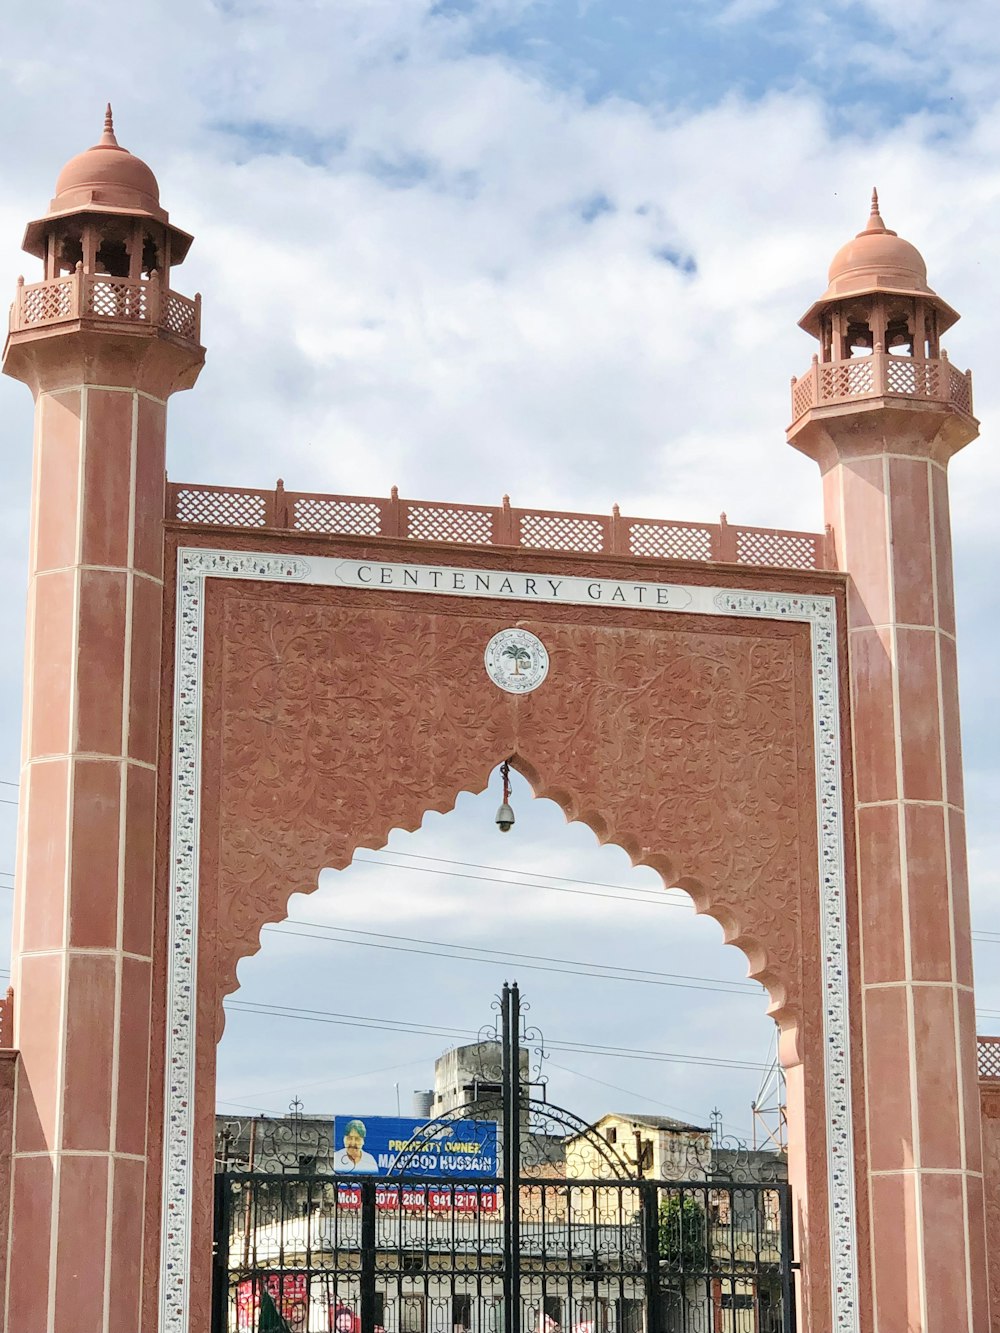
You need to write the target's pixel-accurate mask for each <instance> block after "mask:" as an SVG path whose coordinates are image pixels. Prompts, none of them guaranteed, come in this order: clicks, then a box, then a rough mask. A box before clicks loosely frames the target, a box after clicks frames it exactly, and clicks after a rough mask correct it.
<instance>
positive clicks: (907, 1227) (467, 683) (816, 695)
mask: <svg viewBox="0 0 1000 1333" xmlns="http://www.w3.org/2000/svg"><path fill="white" fill-rule="evenodd" d="M190 239H191V238H190V237H188V236H187V235H186V234H185V233H183V232H181V231H179V230H178V229H177V228H176V227H174V226H172V224H171V223H170V221H169V218H168V216H167V214H166V213H165V211H164V210H163V209H162V207H161V206H160V204H159V195H158V188H157V185H156V181H155V178H154V177H153V175H152V173H151V172H150V171H149V168H148V167H146V166H145V164H144V163H141V162H140V161H139V160H138V159H136V158H135V157H133V156H132V155H131V154H128V153H126V152H125V151H124V150H122V149H121V148H120V147H119V146H118V144H117V141H116V139H115V136H114V132H113V129H112V127H111V124H110V115H109V119H108V123H107V125H106V129H105V134H104V136H103V138H102V140H101V142H100V143H99V144H98V145H96V146H95V147H94V148H92V149H90V150H89V151H88V152H86V153H84V154H81V155H80V156H79V157H78V158H75V159H73V160H72V161H71V162H70V163H69V164H68V165H67V166H66V167H65V168H64V170H63V172H62V173H61V175H60V177H59V181H58V183H57V190H56V196H55V198H54V200H53V202H52V206H51V209H50V211H49V213H48V214H47V215H46V216H45V217H44V218H42V219H41V220H39V221H38V222H34V223H31V224H30V225H29V227H28V230H27V233H26V238H25V247H26V249H27V250H28V251H29V253H32V254H35V255H37V256H38V257H40V258H41V259H42V260H43V261H44V265H45V269H44V279H43V280H42V281H41V282H39V283H33V284H30V285H23V284H19V286H18V291H17V298H16V301H15V304H14V307H13V309H12V312H11V327H10V334H9V337H8V340H7V345H6V349H5V361H4V369H5V370H6V371H7V373H8V374H12V375H14V376H15V377H17V378H19V379H22V380H23V381H24V382H25V383H27V384H28V385H29V386H30V387H31V389H32V391H33V393H34V394H35V398H36V439H35V472H34V482H33V493H32V506H33V507H32V537H31V585H30V594H29V611H28V653H27V661H26V689H25V701H26V706H25V722H24V746H23V761H24V763H23V769H22V787H21V812H20V820H21V823H20V837H19V851H18V864H17V889H16V907H15V925H14V949H13V959H14V961H13V980H14V994H13V1002H12V1005H13V1039H12V1048H11V1051H10V1052H9V1054H8V1055H7V1056H6V1058H5V1059H4V1061H3V1063H2V1064H0V1069H2V1070H3V1071H4V1080H3V1081H2V1082H0V1132H2V1133H3V1134H4V1135H5V1136H7V1135H9V1143H10V1147H11V1152H10V1154H9V1155H6V1154H5V1158H4V1166H3V1174H2V1175H0V1234H3V1235H5V1236H6V1252H5V1270H4V1278H5V1281H4V1286H3V1294H4V1300H3V1307H2V1308H3V1311H4V1325H3V1327H4V1329H5V1330H6V1333H43V1331H44V1333H80V1330H83V1329H87V1330H90V1329H95V1330H96V1329H101V1330H105V1331H106V1333H134V1331H135V1330H136V1329H140V1328H141V1329H142V1331H143V1333H154V1331H155V1333H188V1331H189V1330H190V1333H204V1331H205V1330H206V1329H207V1323H208V1291H209V1278H208V1275H209V1268H210V1220H211V1219H210V1208H211V1172H212V1138H211V1136H212V1114H213V1109H214V1070H215V1050H216V1044H217V1041H218V1038H219V1035H220V1033H221V1027H222V1008H221V1001H222V998H223V996H224V995H225V994H226V993H228V992H229V991H232V990H233V989H234V988H235V986H236V979H235V978H236V965H237V962H238V961H239V959H240V958H241V957H243V956H245V955H246V954H248V953H251V952H253V951H254V950H255V949H256V948H257V947H258V946H259V931H260V927H261V926H262V925H263V924H264V923H265V922H267V921H273V920H277V919H280V918H281V917H282V916H283V915H284V912H285V906H286V903H287V900H288V897H289V896H290V894H291V893H293V892H297V891H301V890H304V889H308V888H311V887H314V886H315V884H316V877H317V875H318V872H319V871H320V869H321V868H323V867H324V866H333V867H341V866H344V865H346V864H347V863H348V862H349V861H350V859H351V855H352V853H353V850H354V848H355V847H356V846H359V845H366V846H373V845H374V846H378V845H379V844H380V843H381V842H382V841H384V839H385V837H386V835H387V834H388V831H389V830H390V829H391V828H393V827H396V826H402V827H414V826H416V825H417V824H418V823H419V822H420V819H421V818H422V816H423V814H424V812H425V811H426V810H428V809H440V810H445V809H448V808H450V806H451V805H452V804H453V803H454V801H455V798H456V796H457V795H458V793H459V792H460V791H462V790H467V789H472V790H478V789H480V788H481V787H482V786H483V785H484V783H485V781H486V779H487V777H488V775H489V773H490V771H491V770H492V769H493V767H494V766H495V765H496V764H497V763H498V762H499V761H500V760H502V759H503V758H505V757H507V756H512V757H513V760H514V762H515V764H516V765H517V766H518V767H519V768H520V769H521V770H522V772H524V773H525V774H526V776H527V777H528V778H529V780H530V781H531V783H532V785H533V787H534V790H535V791H536V793H537V794H539V795H544V796H548V797H551V798H552V799H554V800H556V801H558V802H559V803H560V804H561V805H562V807H563V808H564V810H565V811H566V813H567V815H568V816H569V817H571V818H576V819H582V820H584V821H585V822H587V823H588V824H589V825H590V826H591V827H592V828H593V829H594V830H595V832H596V833H597V834H598V836H599V837H600V838H601V839H603V840H609V841H614V842H616V843H618V844H619V845H621V846H622V847H624V848H625V849H626V850H627V851H628V852H629V853H630V855H631V856H632V857H633V859H634V860H635V861H637V862H642V863H645V864H649V865H652V866H655V867H656V868H657V869H658V870H659V871H660V872H661V874H662V876H663V879H664V881H665V883H666V884H668V885H669V884H679V885H681V886H682V887H684V888H686V889H687V890H688V891H689V892H690V893H691V895H692V897H693V899H694V901H695V903H696V905H697V906H698V908H699V909H700V910H701V911H704V912H707V913H709V914H711V915H712V916H713V917H715V918H716V919H717V920H718V921H719V922H720V923H721V925H722V927H723V930H724V933H725V937H726V939H727V940H728V941H729V942H730V943H734V944H736V945H737V946H738V947H740V948H741V949H742V950H743V951H744V953H745V954H746V956H747V958H748V960H749V965H750V972H751V974H752V975H753V976H756V977H759V978H760V980H761V981H762V982H763V983H764V984H765V985H766V987H767V989H768V991H769V994H770V997H771V1013H772V1014H773V1016H774V1018H775V1020H776V1021H777V1022H778V1023H779V1025H780V1028H781V1032H782V1044H781V1053H782V1059H783V1061H784V1063H785V1067H786V1072H787V1076H788V1086H789V1122H790V1149H789V1169H790V1176H791V1181H792V1186H793V1191H794V1199H795V1209H796V1224H797V1233H798V1243H799V1250H800V1254H799V1257H800V1258H801V1261H802V1278H801V1290H800V1292H799V1306H800V1327H801V1328H803V1329H805V1330H809V1331H810V1333H832V1331H835V1333H874V1331H876V1330H877V1333H897V1330H898V1331H899V1333H903V1330H906V1333H910V1330H914V1331H917V1333H985V1330H987V1329H989V1328H990V1316H989V1295H988V1289H987V1288H988V1281H987V1266H988V1265H987V1241H986V1227H985V1218H986V1216H987V1209H986V1207H985V1204H984V1196H983V1179H984V1176H983V1160H982V1138H983V1135H982V1125H983V1124H984V1123H985V1124H986V1125H987V1126H989V1125H990V1124H991V1123H992V1119H993V1118H994V1117H995V1111H992V1110H988V1117H989V1118H988V1119H987V1120H986V1121H984V1120H983V1119H982V1116H981V1111H980V1102H979V1091H978V1087H977V1070H976V1039H975V1028H974V1011H973V997H972V974H971V959H970V933H969V921H968V894H967V886H966V881H965V868H964V828H963V818H962V794H961V763H960V754H959V729H958V704H957V681H956V663H955V643H954V616H953V605H952V573H951V557H950V547H949V526H948V499H947V479H946V466H947V462H948V459H949V457H950V456H951V454H952V453H953V452H955V451H956V450H957V449H958V448H960V447H962V445H964V444H965V443H967V442H968V441H969V440H971V439H972V438H974V436H975V434H976V422H975V420H974V418H973V417H972V415H971V408H972V404H971V389H970V382H969V378H968V376H966V375H963V374H960V373H959V372H957V371H955V370H954V369H953V368H952V367H951V366H950V364H949V363H948V361H947V358H946V355H945V354H944V352H943V351H942V350H941V348H940V344H939V338H940V335H941V333H942V332H943V331H945V330H946V329H947V328H948V327H949V325H950V324H951V323H952V322H954V319H955V318H957V316H956V315H955V313H954V312H953V311H952V310H951V309H950V307H948V306H947V305H946V304H945V303H944V302H943V301H942V300H941V299H940V298H939V297H937V296H936V295H935V294H934V293H933V292H932V291H931V289H930V288H929V287H928V286H927V283H926V274H925V271H924V267H923V261H922V260H921V258H920V256H919V254H918V253H917V252H916V251H915V250H914V249H913V247H912V246H909V245H908V244H907V243H906V242H904V241H901V240H899V238H898V237H896V236H895V234H894V233H892V232H890V231H888V230H887V229H886V228H885V226H884V224H883V223H882V220H881V217H880V216H879V214H878V211H877V208H876V207H874V206H873V212H872V217H871V219H870V221H869V223H868V226H867V227H866V229H865V231H864V232H863V233H861V234H860V236H859V237H858V238H856V239H855V240H853V241H851V242H849V243H848V245H847V246H845V247H844V249H843V250H842V251H841V252H840V253H839V254H838V255H837V257H836V258H835V260H834V263H833V266H832V268H831V282H830V287H829V289H828V291H827V292H826V294H825V295H824V297H823V298H822V299H821V300H820V301H819V302H817V303H816V305H815V306H813V308H812V309H811V310H810V311H809V312H808V314H807V315H806V317H805V318H804V320H803V326H804V327H805V328H806V329H807V330H808V331H810V332H812V333H814V334H815V336H816V337H817V338H818V339H819V342H820V348H821V352H820V355H819V356H818V358H816V359H815V360H814V363H813V366H812V368H811V370H810V371H809V372H808V374H807V375H806V376H804V377H803V378H802V379H800V380H798V381H796V382H795V383H794V384H793V416H794V420H793V424H792V426H791V428H790V431H789V436H790V439H791V440H792V442H793V443H794V444H795V445H796V447H798V448H801V449H803V450H804V451H806V452H807V453H809V454H810V455H811V456H812V457H814V458H815V459H816V460H817V462H818V463H819V465H820V468H821V471H822V474H823V484H824V497H825V506H826V516H827V520H828V524H829V530H828V533H827V534H826V535H825V536H817V535H815V534H802V533H776V532H763V531H760V530H757V529H747V528H739V527H734V526H731V525H729V524H727V523H725V522H723V523H721V524H720V525H718V526H713V525H693V524H672V523H664V522H661V521H658V520H651V519H633V518H627V517H624V516H622V515H620V514H619V513H617V511H616V512H615V513H613V515H612V516H611V517H610V518H605V517H600V516H595V515H579V514H558V513H552V512H548V511H544V512H543V511H533V510H518V509H513V508H511V507H510V505H509V504H508V503H507V502H506V501H505V502H504V504H503V505H502V506H500V507H499V508H491V507H486V506H468V505H466V506H462V505H451V504H428V503H414V502H406V501H402V500H400V499H399V498H398V497H397V496H395V495H394V496H393V497H391V498H390V499H389V500H380V499H375V498H369V497H337V496H316V495H305V494H299V493H294V494H293V493H288V492H285V491H284V490H283V489H282V488H281V486H280V485H279V487H278V489H277V490H276V491H273V492H264V491H259V492H258V491H245V490H227V489H225V488H210V487H197V486H172V487H170V488H169V489H168V490H167V491H166V492H165V490H164V480H163V478H164V456H165V454H164V451H165V420H166V400H167V399H168V397H169V396H170V394H171V393H172V392H174V391H176V390H177V389H181V388H187V387H190V386H191V385H192V384H193V383H194V381H195V379H196V378H197V375H198V372H199V370H200V368H201V365H202V363H203V359H204V352H203V349H202V347H201V345H200V303H199V302H198V301H197V300H195V301H189V300H188V299H187V298H185V297H183V296H181V295H179V294H178V293H176V292H174V291H173V290H172V289H171V287H170V277H171V268H172V266H174V265H176V264H178V263H180V262H181V260H182V259H183V257H184V255H185V253H186V251H187V248H188V245H189V244H190ZM863 352H864V353H868V354H867V355H860V354H859V353H863ZM510 626H520V627H523V628H525V629H527V630H529V631H530V632H532V633H533V634H535V635H536V636H537V637H538V638H539V639H540V640H541V642H542V643H543V644H544V646H545V648H546V650H547V652H548V654H549V658H550V662H551V668H550V671H549V674H548V677H547V678H546V680H545V681H544V683H543V684H542V685H540V686H539V688H538V689H536V690H534V691H532V692H528V693H523V694H518V695H513V694H509V693H507V692H505V691H503V690H500V689H498V688H497V686H496V685H495V684H494V682H493V681H492V680H491V679H490V677H489V676H488V675H487V673H486V671H485V670H484V666H483V653H484V649H485V647H486V645H487V643H488V642H489V640H490V639H491V637H492V636H493V635H494V634H495V633H496V632H498V631H499V630H503V629H505V628H507V627H510ZM161 643H162V662H161V652H160V645H161ZM6 1017H9V1015H7V1016H6ZM991 1105H992V1104H991V1103H990V1106H991ZM987 1141H988V1143H989V1144H990V1146H991V1151H993V1150H994V1148H995V1145H994V1144H993V1140H992V1139H991V1138H988V1140H987ZM991 1169H992V1168H991ZM991 1200H992V1202H991V1205H990V1209H989V1217H990V1220H991V1232H990V1236H991V1240H992V1242H993V1249H992V1253H993V1254H994V1255H995V1254H996V1253H997V1249H998V1247H1000V1237H998V1236H997V1235H996V1232H995V1229H994V1228H993V1219H994V1218H995V1217H996V1202H995V1196H991ZM995 1317H996V1316H995Z"/></svg>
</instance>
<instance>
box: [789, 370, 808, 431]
mask: <svg viewBox="0 0 1000 1333" xmlns="http://www.w3.org/2000/svg"><path fill="white" fill-rule="evenodd" d="M812 405H813V380H812V376H811V375H809V376H806V377H804V378H802V379H800V380H797V381H796V384H795V387H794V388H793V389H792V419H793V420H794V421H798V419H799V417H800V416H801V415H802V413H803V412H807V411H808V410H809V408H810V407H812Z"/></svg>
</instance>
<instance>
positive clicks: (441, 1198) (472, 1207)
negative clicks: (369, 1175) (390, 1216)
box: [337, 1185, 500, 1213]
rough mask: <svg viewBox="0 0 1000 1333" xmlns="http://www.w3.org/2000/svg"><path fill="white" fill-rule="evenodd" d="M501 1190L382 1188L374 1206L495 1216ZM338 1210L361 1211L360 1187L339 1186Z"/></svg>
mask: <svg viewBox="0 0 1000 1333" xmlns="http://www.w3.org/2000/svg"><path fill="white" fill-rule="evenodd" d="M499 1194H500V1191H499V1190H495V1189H481V1190H469V1189H454V1190H452V1189H435V1188H434V1187H433V1186H432V1185H428V1186H424V1185H414V1186H410V1187H409V1188H407V1187H406V1186H402V1187H401V1186H399V1185H379V1186H378V1187H377V1188H376V1190H375V1207H376V1208H382V1209H389V1208H391V1209H395V1210H398V1209H400V1208H405V1209H413V1210H415V1211H423V1210H425V1209H430V1210H431V1211H432V1212H456V1213H476V1212H482V1213H495V1212H496V1211H497V1208H498V1206H499ZM337 1207H338V1208H360V1207H361V1186H360V1185H338V1186H337Z"/></svg>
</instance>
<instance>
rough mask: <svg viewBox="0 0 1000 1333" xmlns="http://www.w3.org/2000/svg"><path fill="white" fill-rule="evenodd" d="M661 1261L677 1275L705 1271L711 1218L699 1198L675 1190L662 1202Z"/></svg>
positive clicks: (660, 1213)
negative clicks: (706, 1213) (707, 1216)
mask: <svg viewBox="0 0 1000 1333" xmlns="http://www.w3.org/2000/svg"><path fill="white" fill-rule="evenodd" d="M659 1233H660V1262H661V1264H665V1265H666V1267H667V1269H668V1271H671V1272H675V1273H677V1274H681V1273H685V1272H697V1271H702V1272H704V1269H705V1265H706V1264H707V1262H708V1219H707V1218H706V1217H705V1210H704V1208H702V1206H701V1204H700V1203H699V1202H698V1200H697V1199H694V1198H692V1197H691V1196H690V1195H687V1194H686V1195H684V1196H683V1197H682V1196H681V1195H680V1194H679V1193H675V1192H673V1191H671V1193H669V1194H668V1195H667V1197H666V1198H665V1199H663V1200H662V1201H661V1203H660V1212H659Z"/></svg>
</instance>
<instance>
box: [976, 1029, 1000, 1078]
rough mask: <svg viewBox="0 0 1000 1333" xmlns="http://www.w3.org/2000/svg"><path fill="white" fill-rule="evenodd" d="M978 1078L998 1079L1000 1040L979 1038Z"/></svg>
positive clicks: (999, 1074) (999, 1070) (999, 1076)
mask: <svg viewBox="0 0 1000 1333" xmlns="http://www.w3.org/2000/svg"><path fill="white" fill-rule="evenodd" d="M978 1053H979V1077H980V1078H1000V1039H996V1038H995V1039H994V1040H992V1041H991V1040H990V1038H989V1037H980V1038H979V1042H978Z"/></svg>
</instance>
